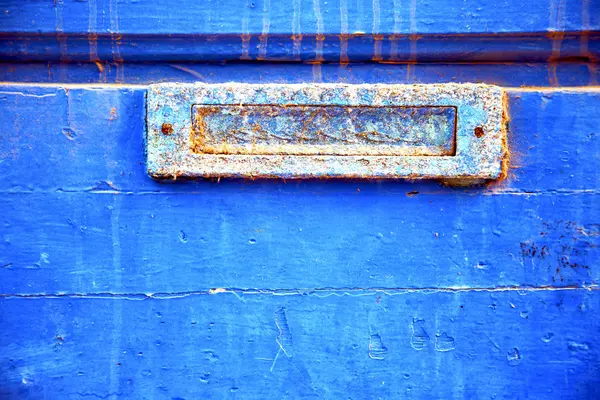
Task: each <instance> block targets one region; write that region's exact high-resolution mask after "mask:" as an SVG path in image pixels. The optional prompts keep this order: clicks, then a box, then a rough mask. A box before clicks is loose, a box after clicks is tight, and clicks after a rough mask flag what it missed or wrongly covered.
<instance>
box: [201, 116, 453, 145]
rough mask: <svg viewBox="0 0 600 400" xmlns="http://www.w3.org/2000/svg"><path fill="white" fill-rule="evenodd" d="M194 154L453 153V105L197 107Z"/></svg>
mask: <svg viewBox="0 0 600 400" xmlns="http://www.w3.org/2000/svg"><path fill="white" fill-rule="evenodd" d="M192 115H193V118H194V125H193V132H194V138H193V141H192V147H193V150H194V151H195V152H196V153H206V154H282V155H290V156H291V155H317V154H328V155H345V156H351V155H395V156H416V155H421V156H443V155H446V156H447V155H453V154H454V127H455V125H456V109H455V108H454V107H397V106H392V107H390V106H380V107H372V106H359V107H351V106H327V105H320V106H304V105H195V106H194V107H193V108H192Z"/></svg>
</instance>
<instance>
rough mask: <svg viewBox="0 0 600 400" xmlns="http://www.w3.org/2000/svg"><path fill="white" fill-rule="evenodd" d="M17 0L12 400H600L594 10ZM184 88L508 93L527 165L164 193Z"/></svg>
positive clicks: (3, 240) (7, 240)
mask: <svg viewBox="0 0 600 400" xmlns="http://www.w3.org/2000/svg"><path fill="white" fill-rule="evenodd" d="M0 11H1V12H0V21H1V22H0V60H1V62H0V82H4V83H2V84H0V174H1V176H2V177H3V179H2V180H0V196H1V200H0V399H10V400H13V399H89V398H104V399H121V398H132V399H163V398H165V399H171V400H175V399H178V400H181V399H197V398H215V399H223V398H231V399H263V398H284V399H296V398H317V399H339V398H342V399H400V398H407V399H431V398H433V399H594V398H600V392H599V389H598V388H599V387H600V370H599V369H600V363H599V360H600V349H599V348H598V340H597V337H598V333H599V332H600V319H599V318H598V316H597V314H598V311H599V309H600V304H599V297H598V280H599V279H600V272H599V269H598V268H599V267H600V263H599V260H600V247H599V245H600V218H599V217H600V197H599V196H600V193H599V191H598V188H599V186H600V172H598V171H599V167H600V165H599V164H600V158H599V154H600V106H599V104H600V90H599V89H598V82H599V79H600V78H599V76H598V74H599V71H600V70H599V69H598V65H599V64H598V61H599V60H600V56H599V54H600V49H599V46H600V40H599V38H600V34H599V32H600V3H599V2H598V0H585V1H575V0H566V1H559V0H539V1H532V2H529V3H527V4H524V3H523V2H517V1H501V2H498V1H488V0H484V1H482V0H478V1H474V0H467V1H463V2H458V3H457V2H449V1H445V2H438V1H435V2H434V1H432V0H391V1H387V0H386V1H384V0H375V1H370V0H369V1H363V0H358V1H347V0H334V1H330V0H328V1H324V0H312V1H304V0H297V1H292V2H289V3H286V2H277V1H273V0H271V1H269V0H260V1H259V0H257V1H244V2H242V1H233V2H228V4H227V5H223V4H222V2H215V1H213V0H211V1H206V2H191V1H180V2H177V5H176V6H174V5H173V3H172V2H167V1H163V0H152V1H149V2H137V1H132V0H88V1H64V0H57V1H56V2H34V3H32V2H20V3H17V2H12V1H0ZM230 60H234V61H235V62H231V63H229V61H230ZM257 60H262V61H265V60H270V61H296V62H294V63H290V62H285V63H273V62H269V63H266V62H260V63H259V62H255V61H257ZM74 61H82V62H74ZM159 61H160V62H159ZM196 61H219V62H220V63H197V62H196ZM297 61H304V62H308V63H311V64H303V63H301V62H297ZM357 61H361V62H362V63H356V62H357ZM328 62H332V63H331V64H328ZM348 62H350V64H348ZM337 63H340V64H337ZM174 81H179V82H195V81H202V82H228V81H240V82H250V83H261V82H272V83H279V82H280V83H299V82H343V83H438V82H482V83H489V84H497V85H501V86H504V87H507V88H509V90H508V104H507V106H508V111H509V148H510V151H511V157H512V159H511V168H510V170H509V173H508V177H507V179H506V180H505V181H503V182H496V183H492V184H490V185H486V186H483V187H474V188H448V187H444V186H441V185H440V184H438V183H436V182H418V183H417V182H409V181H398V182H394V181H325V180H324V181H287V182H286V181H266V180H262V181H261V180H259V181H241V180H221V181H199V182H186V183H182V182H174V183H166V184H165V183H162V184H161V183H158V182H155V181H153V180H151V179H150V178H148V176H147V175H146V172H145V166H144V158H145V157H144V154H143V148H144V146H143V145H144V144H143V134H144V116H145V106H146V105H145V90H146V84H149V83H156V82H174Z"/></svg>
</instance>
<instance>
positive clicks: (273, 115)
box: [146, 83, 506, 180]
mask: <svg viewBox="0 0 600 400" xmlns="http://www.w3.org/2000/svg"><path fill="white" fill-rule="evenodd" d="M503 96H504V94H503V91H502V90H501V89H500V88H498V87H494V86H488V85H474V84H465V85H458V84H445V85H340V84H335V85H327V84H320V85H316V84H302V85H252V84H236V83H230V84H217V85H206V84H191V85H183V84H158V85H152V86H151V87H150V88H149V90H148V94H147V107H148V108H147V142H146V143H147V148H146V154H147V167H148V173H149V174H150V175H151V176H152V177H154V178H157V179H177V178H196V177H248V178H256V177H281V178H322V177H327V178H335V177H340V178H410V179H417V178H441V179H466V180H470V179H496V178H499V177H500V176H501V174H502V170H503V160H505V158H506V147H505V129H504V120H503V119H504V109H503V104H504V102H503Z"/></svg>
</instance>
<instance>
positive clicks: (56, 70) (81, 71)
mask: <svg viewBox="0 0 600 400" xmlns="http://www.w3.org/2000/svg"><path fill="white" fill-rule="evenodd" d="M231 81H233V82H246V83H304V82H316V83H405V84H410V83H440V82H455V83H473V82H475V83H488V84H492V85H499V86H503V87H515V88H519V87H523V86H528V87H530V86H533V87H540V88H543V87H561V86H567V87H584V86H595V85H597V84H598V82H600V70H599V69H598V65H597V64H594V63H581V62H569V63H551V64H549V63H479V64H468V63H465V64H457V63H454V64H452V63H424V64H379V63H364V64H351V65H337V64H315V65H310V64H300V63H296V64H290V63H271V64H262V63H252V62H247V63H241V62H238V63H229V64H228V63H221V64H211V63H114V62H103V63H98V64H96V63H57V62H48V63H40V62H37V63H35V62H34V63H25V62H22V63H18V64H16V63H8V62H5V63H2V62H0V82H15V83H16V82H23V83H51V84H52V83H55V82H60V83H63V84H131V85H140V84H150V83H160V82H183V83H192V82H206V83H225V82H231Z"/></svg>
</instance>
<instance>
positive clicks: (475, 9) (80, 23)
mask: <svg viewBox="0 0 600 400" xmlns="http://www.w3.org/2000/svg"><path fill="white" fill-rule="evenodd" d="M0 8H1V9H2V10H3V11H4V12H3V13H2V14H1V17H0V18H2V19H1V21H2V31H3V32H18V33H32V34H45V33H61V34H64V35H67V34H69V35H72V34H79V33H82V34H104V33H107V34H121V35H123V34H145V35H158V34H167V35H176V34H208V35H219V34H265V35H266V34H269V35H277V34H311V33H312V34H334V35H338V34H340V33H342V34H344V33H346V34H352V33H356V32H363V33H365V34H445V35H448V34H466V33H523V32H548V31H574V32H576V31H591V30H600V15H599V13H598V10H600V4H599V3H598V1H597V0H589V1H577V0H565V1H560V2H559V1H556V0H536V1H531V2H529V3H528V4H527V7H523V5H522V4H521V3H519V2H516V1H502V2H500V3H498V2H497V1H493V0H478V1H476V0H467V1H464V2H461V3H456V2H452V1H434V0H417V1H408V0H403V1H393V0H379V1H375V2H373V1H370V0H357V1H347V0H328V1H323V0H294V1H291V2H279V1H269V0H255V1H252V2H247V1H243V0H232V1H228V2H227V6H226V7H224V6H223V4H222V3H221V2H219V1H217V0H207V1H204V2H200V3H199V2H195V1H191V0H182V1H179V2H178V4H177V8H176V9H174V8H173V4H172V3H171V2H169V1H167V0H152V1H146V2H139V1H135V0H94V1H88V2H76V1H73V2H71V1H61V0H59V1H57V2H56V4H54V3H52V2H45V3H37V2H33V3H26V4H15V3H13V2H11V1H6V0H5V1H2V3H0ZM25 21H27V24H24V22H25Z"/></svg>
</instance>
